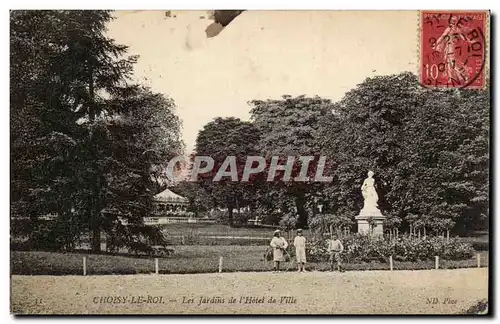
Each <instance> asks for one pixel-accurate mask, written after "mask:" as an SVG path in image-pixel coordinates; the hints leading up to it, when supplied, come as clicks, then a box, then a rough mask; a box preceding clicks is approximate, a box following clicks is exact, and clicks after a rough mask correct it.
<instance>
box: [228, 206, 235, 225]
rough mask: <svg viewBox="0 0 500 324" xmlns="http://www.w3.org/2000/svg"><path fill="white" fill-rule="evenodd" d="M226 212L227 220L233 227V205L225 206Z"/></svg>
mask: <svg viewBox="0 0 500 324" xmlns="http://www.w3.org/2000/svg"><path fill="white" fill-rule="evenodd" d="M227 213H228V222H229V226H231V227H233V226H234V220H233V206H227Z"/></svg>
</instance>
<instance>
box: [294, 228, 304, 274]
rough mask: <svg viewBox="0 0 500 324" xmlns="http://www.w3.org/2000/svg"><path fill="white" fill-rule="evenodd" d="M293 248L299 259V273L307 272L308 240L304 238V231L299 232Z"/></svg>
mask: <svg viewBox="0 0 500 324" xmlns="http://www.w3.org/2000/svg"><path fill="white" fill-rule="evenodd" d="M293 246H295V255H296V257H297V267H298V269H297V272H300V271H302V272H306V269H305V265H306V238H305V237H304V236H302V230H301V229H298V230H297V236H295V240H294V241H293Z"/></svg>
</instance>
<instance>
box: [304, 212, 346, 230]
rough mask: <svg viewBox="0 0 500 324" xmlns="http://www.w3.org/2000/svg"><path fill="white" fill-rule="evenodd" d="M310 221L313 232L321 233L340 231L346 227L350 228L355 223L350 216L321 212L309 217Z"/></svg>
mask: <svg viewBox="0 0 500 324" xmlns="http://www.w3.org/2000/svg"><path fill="white" fill-rule="evenodd" d="M308 222H309V229H311V231H312V232H315V233H320V234H324V233H329V232H330V230H333V231H334V232H338V231H341V230H342V229H343V228H345V227H348V228H350V226H351V225H352V224H353V221H352V220H351V218H350V217H347V216H338V215H333V214H319V215H316V216H315V217H311V218H309V220H308Z"/></svg>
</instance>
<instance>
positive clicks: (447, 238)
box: [446, 229, 450, 242]
mask: <svg viewBox="0 0 500 324" xmlns="http://www.w3.org/2000/svg"><path fill="white" fill-rule="evenodd" d="M446 242H450V230H449V229H447V230H446Z"/></svg>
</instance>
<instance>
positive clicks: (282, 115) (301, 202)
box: [250, 95, 332, 228]
mask: <svg viewBox="0 0 500 324" xmlns="http://www.w3.org/2000/svg"><path fill="white" fill-rule="evenodd" d="M250 104H251V105H252V109H251V111H250V112H251V116H252V119H253V120H254V123H255V125H256V127H257V128H258V129H259V131H260V132H261V134H262V137H261V140H260V141H259V152H260V154H262V155H263V156H264V157H266V158H270V157H272V156H279V157H280V158H281V159H282V160H284V161H282V163H284V162H285V161H286V159H287V158H288V157H289V156H290V157H294V158H295V159H296V161H298V158H299V157H300V156H314V157H317V156H318V155H319V153H320V152H319V146H318V143H317V141H316V137H317V136H318V134H319V133H318V131H319V122H320V120H321V119H323V118H324V117H325V116H326V115H327V114H328V112H329V111H330V110H331V109H332V105H331V102H330V100H328V99H323V98H320V97H312V98H311V97H306V96H298V97H292V96H289V95H284V96H283V98H282V99H280V100H271V99H269V100H265V101H263V100H253V101H251V102H250ZM313 165H314V163H313ZM297 168H300V163H295V164H294V170H297ZM313 169H314V167H311V168H310V171H312V170H313ZM321 186H322V184H321V183H317V182H315V181H314V180H311V181H305V182H297V181H293V180H292V181H276V182H273V183H268V185H267V186H265V187H263V188H262V190H261V191H260V196H261V202H262V203H265V201H269V200H272V201H274V205H275V206H276V205H277V204H276V201H281V202H282V204H281V206H279V205H278V207H279V209H280V210H281V211H282V213H283V214H284V215H287V218H290V219H292V220H293V219H295V220H294V221H291V224H290V226H292V227H293V226H297V227H301V228H305V227H307V219H308V217H309V215H310V214H311V215H312V213H313V212H314V211H315V209H316V205H315V204H316V202H317V199H318V197H315V196H316V193H317V192H319V191H320V190H319V188H321ZM273 197H280V198H279V199H275V198H273ZM294 222H295V224H293V223H294Z"/></svg>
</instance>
